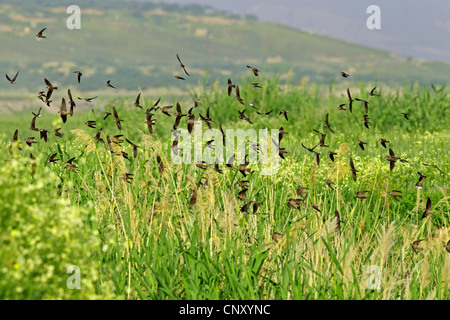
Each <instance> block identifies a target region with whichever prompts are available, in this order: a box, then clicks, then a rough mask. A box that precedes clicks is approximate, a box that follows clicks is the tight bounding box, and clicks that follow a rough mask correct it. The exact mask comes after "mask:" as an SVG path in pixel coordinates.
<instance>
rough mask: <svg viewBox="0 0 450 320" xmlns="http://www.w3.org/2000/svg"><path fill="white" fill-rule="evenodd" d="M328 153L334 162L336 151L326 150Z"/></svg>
mask: <svg viewBox="0 0 450 320" xmlns="http://www.w3.org/2000/svg"><path fill="white" fill-rule="evenodd" d="M328 155H329V156H330V159H331V161H333V162H334V156H336V155H337V153H336V152H333V151H328Z"/></svg>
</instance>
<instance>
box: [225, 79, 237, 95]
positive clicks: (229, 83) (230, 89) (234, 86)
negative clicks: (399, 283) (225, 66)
mask: <svg viewBox="0 0 450 320" xmlns="http://www.w3.org/2000/svg"><path fill="white" fill-rule="evenodd" d="M227 87H228V96H230V95H231V92H232V90H233V88H236V85H235V84H233V82H231V79H228V83H227Z"/></svg>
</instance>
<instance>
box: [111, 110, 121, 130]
mask: <svg viewBox="0 0 450 320" xmlns="http://www.w3.org/2000/svg"><path fill="white" fill-rule="evenodd" d="M113 116H114V122H115V123H116V125H117V128H118V129H119V130H122V125H121V123H120V122H121V121H123V120H121V119H119V115H118V114H117V110H116V107H113Z"/></svg>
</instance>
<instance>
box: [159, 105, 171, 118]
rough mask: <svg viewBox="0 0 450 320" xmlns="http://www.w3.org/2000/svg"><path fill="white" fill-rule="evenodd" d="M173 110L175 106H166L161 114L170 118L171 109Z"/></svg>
mask: <svg viewBox="0 0 450 320" xmlns="http://www.w3.org/2000/svg"><path fill="white" fill-rule="evenodd" d="M171 108H173V106H165V107H162V108H161V112H162V113H164V114H165V115H166V116H169V117H170V114H169V109H171Z"/></svg>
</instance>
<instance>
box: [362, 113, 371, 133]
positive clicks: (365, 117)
mask: <svg viewBox="0 0 450 320" xmlns="http://www.w3.org/2000/svg"><path fill="white" fill-rule="evenodd" d="M369 120H370V119H369V116H368V115H367V114H365V115H363V121H362V122H363V124H364V126H365V127H366V128H367V129H369V123H370V121H369Z"/></svg>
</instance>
